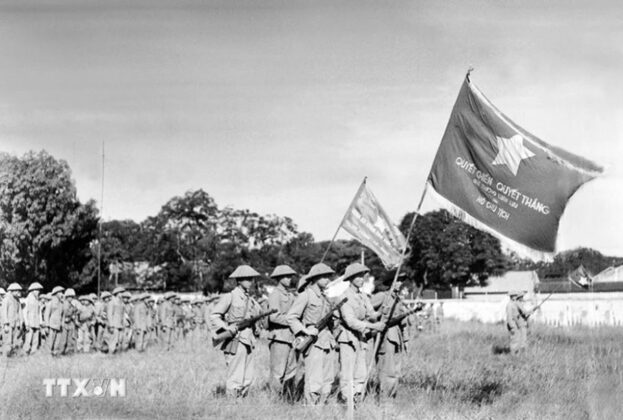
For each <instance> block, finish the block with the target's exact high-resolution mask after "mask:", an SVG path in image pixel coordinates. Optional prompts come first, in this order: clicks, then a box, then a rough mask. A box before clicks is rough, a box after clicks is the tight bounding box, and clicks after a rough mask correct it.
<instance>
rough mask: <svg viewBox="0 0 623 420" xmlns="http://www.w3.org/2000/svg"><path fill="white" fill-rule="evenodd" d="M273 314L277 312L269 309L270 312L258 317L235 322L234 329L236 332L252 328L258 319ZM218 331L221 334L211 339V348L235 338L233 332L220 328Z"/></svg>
mask: <svg viewBox="0 0 623 420" xmlns="http://www.w3.org/2000/svg"><path fill="white" fill-rule="evenodd" d="M275 312H277V309H271V310H270V311H266V312H262V313H260V314H259V315H255V316H252V317H249V318H245V319H243V320H242V321H238V322H236V329H237V331H242V330H244V329H245V328H249V327H252V326H253V325H254V324H255V323H256V322H257V321H259V320H260V319H262V318H264V317H267V316H268V315H272V314H274V313H275ZM219 331H222V332H220V333H218V334H217V335H215V336H214V337H212V345H213V346H216V345H217V344H219V343H222V342H223V341H225V340H229V339H230V338H234V337H235V336H236V333H235V332H233V331H229V330H225V329H223V328H221V329H220V330H219ZM217 332H218V331H217Z"/></svg>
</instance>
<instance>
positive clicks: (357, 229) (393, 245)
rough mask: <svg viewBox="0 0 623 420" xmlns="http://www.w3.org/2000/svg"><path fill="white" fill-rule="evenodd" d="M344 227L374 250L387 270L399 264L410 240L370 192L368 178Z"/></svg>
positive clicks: (358, 193)
mask: <svg viewBox="0 0 623 420" xmlns="http://www.w3.org/2000/svg"><path fill="white" fill-rule="evenodd" d="M341 227H342V228H344V230H345V231H346V232H348V233H350V234H351V235H352V236H353V237H354V238H355V239H356V240H358V241H359V242H361V243H362V244H363V245H365V246H367V247H368V248H370V249H371V250H372V251H374V253H376V255H378V256H379V258H380V259H381V261H382V262H383V265H384V266H385V268H387V269H388V270H389V269H392V268H395V267H398V265H400V259H401V258H402V252H403V250H404V249H405V247H406V245H407V241H406V239H405V237H404V236H403V235H402V233H401V232H400V230H398V228H397V227H396V226H395V225H394V224H393V223H392V221H391V220H390V218H389V216H388V215H387V213H385V210H383V207H381V204H380V203H379V202H378V200H377V199H376V197H375V196H374V194H372V191H370V190H369V189H368V187H367V185H366V180H365V179H364V181H363V183H362V184H361V187H359V190H358V191H357V194H355V198H354V199H353V202H352V203H351V205H350V207H349V208H348V210H347V211H346V215H345V216H344V219H343V220H342V224H341Z"/></svg>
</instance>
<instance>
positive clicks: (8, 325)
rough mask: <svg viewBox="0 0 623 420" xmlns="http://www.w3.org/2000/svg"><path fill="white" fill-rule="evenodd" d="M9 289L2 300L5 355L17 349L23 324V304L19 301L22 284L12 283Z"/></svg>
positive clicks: (9, 354)
mask: <svg viewBox="0 0 623 420" xmlns="http://www.w3.org/2000/svg"><path fill="white" fill-rule="evenodd" d="M7 290H8V291H9V293H8V294H7V295H6V296H5V298H4V300H3V302H2V323H3V327H4V330H3V335H2V344H3V346H4V355H5V356H7V357H9V356H11V355H12V354H13V351H14V350H15V349H17V346H18V343H17V341H18V340H17V339H18V337H19V334H20V328H21V326H22V306H21V304H20V302H19V298H20V295H21V294H22V286H20V285H19V284H17V283H11V284H10V285H9V287H8V288H7Z"/></svg>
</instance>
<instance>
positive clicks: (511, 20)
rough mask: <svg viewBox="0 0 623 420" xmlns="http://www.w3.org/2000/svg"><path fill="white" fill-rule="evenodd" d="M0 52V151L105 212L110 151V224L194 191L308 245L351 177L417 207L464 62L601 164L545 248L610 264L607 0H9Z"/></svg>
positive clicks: (614, 48) (619, 245) (337, 216)
mask: <svg viewBox="0 0 623 420" xmlns="http://www.w3.org/2000/svg"><path fill="white" fill-rule="evenodd" d="M0 54H1V55H2V65H0V151H4V152H9V153H13V154H17V155H21V154H23V153H25V152H27V151H29V150H41V149H45V150H47V151H48V152H50V153H51V154H52V155H54V156H55V157H56V158H59V159H64V160H66V161H67V162H68V163H69V165H70V167H71V168H72V171H73V178H74V179H75V182H76V186H77V190H78V195H79V197H80V199H81V200H83V201H86V200H88V199H90V198H93V199H95V200H97V201H98V203H99V205H101V204H102V203H101V198H100V196H101V185H102V145H103V144H104V145H105V146H104V149H105V171H104V174H105V175H104V195H103V198H104V200H103V216H104V219H106V220H110V219H134V220H136V221H141V220H143V219H145V218H146V217H148V216H151V215H155V214H157V213H158V211H159V209H160V207H161V206H162V205H163V204H164V203H166V202H167V201H168V200H169V199H170V198H172V197H173V196H178V195H182V194H184V192H186V191H188V190H195V189H199V188H202V189H204V190H205V191H207V192H208V193H209V194H210V195H211V196H212V197H214V198H215V200H216V202H217V204H218V205H219V206H221V207H224V206H226V205H231V206H233V207H235V208H248V209H250V210H253V211H256V212H259V213H264V214H278V215H281V216H289V217H291V218H293V219H294V221H295V222H296V223H297V224H298V226H299V229H300V230H303V231H308V232H311V233H312V234H313V235H314V237H315V238H316V239H318V240H324V239H330V238H331V236H332V235H333V233H334V231H335V229H336V228H337V226H338V224H339V222H340V220H341V219H342V216H343V214H344V211H345V210H346V208H347V207H348V204H349V203H350V201H351V199H352V197H353V195H354V193H355V192H356V190H357V188H358V186H359V184H360V183H361V181H362V179H363V177H364V176H367V177H368V185H369V187H370V189H371V190H372V191H373V192H374V193H375V195H376V196H377V198H378V199H379V201H380V202H381V203H382V204H383V206H384V207H385V209H386V210H387V212H388V214H389V215H390V216H391V217H392V218H393V219H394V220H395V222H396V223H398V222H399V221H400V219H401V218H402V216H403V215H404V214H405V213H406V212H407V211H412V210H414V209H415V208H416V206H417V203H418V201H419V199H420V196H421V194H422V191H423V188H424V184H425V181H426V177H427V175H428V172H429V170H430V166H431V164H432V161H433V158H434V155H435V152H436V150H437V147H438V146H439V142H440V140H441V137H442V135H443V132H444V130H445V126H446V123H447V121H448V118H449V115H450V111H451V109H452V106H453V104H454V101H455V100H456V96H457V94H458V91H459V88H460V86H461V83H462V82H463V78H464V76H465V73H466V71H467V69H468V68H469V67H470V66H471V67H473V68H474V71H473V73H472V76H471V79H472V81H473V82H474V83H475V84H476V85H477V86H478V87H479V88H480V89H481V90H482V91H483V92H484V93H485V94H486V95H487V97H488V98H489V99H490V100H491V101H492V102H493V103H494V104H495V105H496V106H497V107H498V108H500V109H501V110H502V111H503V112H504V113H505V114H506V115H508V116H509V117H510V118H512V119H513V120H514V121H515V122H517V123H518V124H520V125H521V126H523V127H524V128H526V129H527V130H528V131H530V132H532V133H533V134H535V135H537V136H538V137H540V138H541V139H543V140H545V141H547V142H549V143H551V144H554V145H557V146H560V147H563V148H565V149H567V150H568V151H571V152H573V153H576V154H579V155H582V156H585V157H587V158H589V159H591V160H593V161H595V162H597V163H599V164H602V165H604V166H605V167H606V168H607V169H606V173H605V175H604V176H603V177H600V178H598V179H596V180H594V181H591V182H590V183H588V184H586V185H585V186H584V187H582V188H581V189H580V190H579V191H578V192H577V193H576V195H575V196H574V197H573V198H572V200H571V201H570V203H569V206H568V207H567V210H566V212H565V214H564V216H563V218H562V221H561V225H560V230H559V237H558V249H559V250H565V249H570V248H575V247H578V246H588V247H592V248H595V249H598V250H600V251H601V252H603V253H606V254H609V255H619V256H623V239H621V238H622V236H621V232H623V219H622V218H621V217H620V215H621V214H622V213H623V211H622V210H623V165H620V164H619V160H620V157H621V156H622V155H623V153H622V152H623V77H622V76H621V69H622V68H623V6H620V5H619V4H618V2H616V1H612V2H601V1H591V2H578V1H548V2H543V1H532V0H528V1H521V2H500V1H443V2H440V1H395V2H378V1H365V0H353V1H351V0H348V1H339V0H337V1H336V0H331V1H324V0H320V1H300V0H271V1H263V0H253V1H251V0H249V1H232V0H223V1H209V0H208V1H163V0H146V1H111V0H108V1H89V0H86V1H85V0H81V1H54V0H50V1H41V0H40V1H30V0H19V1H14V2H12V1H4V2H2V3H0ZM433 208H435V204H434V203H432V202H428V201H427V202H426V203H425V204H424V210H430V209H433ZM340 237H344V238H346V237H348V235H347V234H345V233H341V234H340Z"/></svg>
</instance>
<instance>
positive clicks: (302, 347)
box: [294, 298, 348, 354]
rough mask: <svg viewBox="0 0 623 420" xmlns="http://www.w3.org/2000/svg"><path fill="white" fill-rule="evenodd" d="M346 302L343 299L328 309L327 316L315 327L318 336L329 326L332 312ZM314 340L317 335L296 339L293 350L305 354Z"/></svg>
mask: <svg viewBox="0 0 623 420" xmlns="http://www.w3.org/2000/svg"><path fill="white" fill-rule="evenodd" d="M347 300H348V298H344V299H342V300H340V301H339V302H338V303H336V304H335V305H333V306H332V307H331V308H330V309H329V312H327V314H326V315H325V316H323V317H322V318H321V319H320V321H318V323H317V324H316V325H315V327H316V329H317V330H318V334H320V331H322V330H324V329H325V328H327V326H328V325H329V322H330V321H331V317H332V316H333V312H335V311H337V310H338V309H340V308H341V307H342V305H344V304H345V303H346V301H347ZM316 340H318V336H317V335H308V336H300V337H297V338H296V340H294V349H295V350H296V351H298V352H299V353H301V354H306V353H307V350H309V348H310V347H311V345H312V344H314V343H315V342H316Z"/></svg>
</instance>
